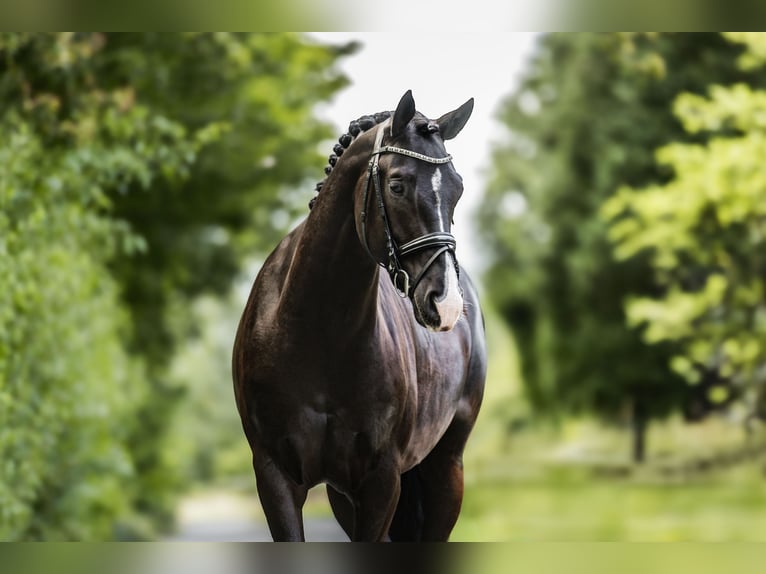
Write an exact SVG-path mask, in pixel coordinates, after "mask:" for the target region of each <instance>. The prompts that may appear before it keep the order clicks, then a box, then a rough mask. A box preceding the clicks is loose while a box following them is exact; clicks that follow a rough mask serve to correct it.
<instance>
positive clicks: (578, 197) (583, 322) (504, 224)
mask: <svg viewBox="0 0 766 574" xmlns="http://www.w3.org/2000/svg"><path fill="white" fill-rule="evenodd" d="M741 52H742V50H741V48H739V47H737V46H735V45H732V44H731V43H729V42H726V41H725V40H723V39H722V38H721V37H720V36H719V35H716V34H678V35H671V34H656V35H625V34H577V35H573V34H554V35H548V36H545V37H544V38H542V39H541V41H540V44H539V46H538V49H537V52H536V54H535V56H534V58H533V59H532V61H531V62H530V65H529V68H528V71H527V73H526V76H525V77H524V78H523V80H522V82H521V84H520V87H519V88H518V89H517V90H516V92H515V93H514V94H512V95H511V96H510V97H509V98H508V99H507V101H506V102H505V104H504V105H503V107H502V109H501V112H500V120H501V121H502V123H503V124H504V125H505V126H506V127H507V128H508V134H507V138H506V140H505V141H504V142H502V143H500V144H497V145H496V146H495V149H494V152H493V160H492V169H491V174H490V183H489V185H488V189H487V192H486V197H485V201H484V203H483V205H482V207H481V209H480V212H479V218H480V220H481V221H482V229H483V230H484V237H485V239H486V242H487V245H488V246H489V248H490V253H491V258H492V260H491V265H490V267H489V270H488V272H487V275H486V282H487V288H488V291H489V295H490V296H491V297H492V298H493V299H494V300H495V301H496V302H497V305H498V308H499V309H500V312H501V313H502V315H503V317H504V318H505V319H506V321H507V322H508V323H509V324H510V326H511V327H512V328H513V330H514V332H515V336H516V340H517V342H518V345H519V347H520V351H521V360H522V371H523V375H524V384H525V389H526V392H527V396H528V397H529V399H530V401H531V403H532V405H533V406H534V407H535V408H536V409H537V410H538V412H541V413H549V414H552V415H554V416H557V415H560V414H563V413H566V412H575V413H577V412H591V413H595V414H596V415H597V416H599V417H600V418H602V419H603V420H606V421H612V422H615V421H623V420H630V421H631V425H632V429H633V436H634V440H633V447H632V451H633V458H634V460H636V461H640V460H642V459H643V458H644V456H645V449H646V445H645V435H646V428H647V425H648V424H649V422H650V421H651V420H652V419H656V418H661V417H664V416H666V415H668V414H670V413H671V412H673V411H674V410H677V409H679V408H682V407H683V404H684V401H685V400H686V399H687V387H686V385H685V383H684V381H683V379H682V377H680V376H679V375H678V374H677V373H676V372H674V371H673V370H672V369H670V368H669V366H668V363H669V360H670V358H671V357H673V356H674V355H675V353H676V352H677V351H676V345H675V342H674V341H663V342H662V343H660V344H657V345H651V346H650V345H647V344H646V343H645V342H644V341H643V340H642V338H641V335H640V332H639V330H637V329H635V328H631V327H629V326H627V324H626V321H625V313H624V310H623V301H624V299H625V298H626V297H628V296H631V295H636V296H640V295H649V296H652V295H656V294H658V293H660V289H661V286H660V285H659V284H658V283H657V282H656V281H655V278H654V276H653V274H652V273H651V272H650V270H651V267H650V261H649V258H648V257H647V256H641V255H639V256H636V257H633V258H630V259H616V258H615V257H614V256H613V255H612V252H611V249H610V246H609V242H608V239H607V225H606V223H605V222H604V221H603V220H602V219H601V218H600V217H599V206H600V205H601V204H602V202H603V201H604V200H605V199H607V198H608V197H610V196H611V195H613V194H614V193H615V190H616V189H617V188H618V187H619V186H621V185H630V186H643V185H648V184H650V183H652V182H665V181H667V180H668V178H669V177H670V175H671V172H670V170H668V169H667V167H664V166H662V165H658V164H657V163H656V162H655V160H654V157H653V153H652V150H654V149H655V148H656V147H658V146H659V145H662V144H664V143H666V142H669V141H675V140H691V139H694V138H695V137H697V136H695V135H690V134H686V132H684V131H683V129H682V127H681V125H680V123H679V122H678V120H677V119H676V118H675V117H674V116H673V114H672V110H671V103H672V102H673V101H674V99H675V97H676V96H677V95H678V94H679V93H681V92H690V93H701V92H703V91H704V90H705V89H706V87H707V86H708V85H709V84H710V83H711V82H714V81H722V82H730V81H751V80H752V78H753V77H754V74H753V73H751V72H745V71H742V70H740V69H739V68H737V67H736V66H735V65H734V61H735V59H736V57H737V56H738V55H739V54H740V53H741ZM697 139H699V138H697Z"/></svg>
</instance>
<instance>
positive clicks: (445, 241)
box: [360, 120, 460, 298]
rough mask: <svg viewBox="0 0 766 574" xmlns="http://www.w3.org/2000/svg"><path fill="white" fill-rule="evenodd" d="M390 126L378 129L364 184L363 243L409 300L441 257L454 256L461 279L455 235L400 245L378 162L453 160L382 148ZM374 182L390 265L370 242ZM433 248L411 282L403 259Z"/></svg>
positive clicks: (432, 235) (422, 238)
mask: <svg viewBox="0 0 766 574" xmlns="http://www.w3.org/2000/svg"><path fill="white" fill-rule="evenodd" d="M389 123H390V120H388V121H386V122H385V123H383V124H381V125H380V127H379V128H378V131H377V134H376V136H375V147H374V148H373V150H372V154H371V157H370V163H369V165H368V168H367V179H366V181H365V184H364V199H363V201H362V211H361V213H360V220H361V224H362V241H363V244H364V248H365V250H366V251H367V253H368V254H369V255H370V257H371V258H372V260H373V261H375V262H376V263H377V264H378V265H380V266H381V267H384V268H385V269H386V271H388V274H389V275H390V276H391V281H392V282H393V284H394V287H395V288H396V290H397V291H398V293H399V295H400V296H401V297H402V298H406V297H412V294H413V293H414V292H415V289H416V288H417V286H418V284H419V283H420V280H421V279H423V276H424V275H425V274H426V271H428V269H429V268H430V267H431V265H433V264H434V262H435V261H436V260H437V259H438V258H439V256H440V255H441V254H442V253H444V252H447V253H449V254H450V256H451V257H452V263H453V265H454V266H455V271H456V272H457V275H458V278H459V277H460V267H459V265H458V263H457V257H456V256H455V246H456V242H455V237H454V236H453V235H452V234H451V233H447V232H445V231H437V232H434V233H426V234H425V235H421V236H420V237H417V238H415V239H413V240H412V241H408V242H407V243H405V244H404V245H401V246H399V245H397V243H396V241H395V240H394V237H393V235H392V233H391V226H390V225H389V221H388V214H387V212H386V205H385V203H384V201H383V190H382V186H381V184H380V172H379V168H378V159H379V158H380V156H381V155H382V154H384V153H396V154H399V155H405V156H407V157H412V158H415V159H418V160H420V161H425V162H428V163H434V164H443V163H449V162H450V161H452V156H451V155H447V156H446V157H431V156H427V155H424V154H422V153H418V152H415V151H412V150H408V149H403V148H398V147H393V146H383V145H381V144H382V142H383V132H384V130H385V128H386V127H387V126H388V124H389ZM371 182H372V186H373V187H374V188H375V195H376V197H377V200H378V210H379V211H380V215H381V218H382V220H383V231H384V232H385V234H386V249H387V252H388V262H386V263H383V262H381V261H378V260H377V259H376V258H375V256H374V255H373V254H372V252H371V251H370V247H369V245H368V243H367V200H368V198H369V193H370V183H371ZM432 248H436V251H435V252H434V254H433V255H432V256H431V258H430V259H429V260H428V261H427V262H426V264H425V265H424V266H423V268H422V269H421V270H420V272H419V273H418V274H417V276H416V277H415V280H414V281H412V282H410V276H409V274H408V273H407V272H406V271H405V270H404V269H403V268H402V266H401V263H400V260H401V259H403V258H404V257H407V256H409V255H412V254H413V253H418V252H420V251H424V250H426V249H432Z"/></svg>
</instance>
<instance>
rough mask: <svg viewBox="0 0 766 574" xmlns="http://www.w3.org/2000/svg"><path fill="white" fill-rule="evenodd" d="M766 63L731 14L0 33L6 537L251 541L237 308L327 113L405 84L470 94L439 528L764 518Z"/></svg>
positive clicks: (751, 521)
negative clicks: (474, 347) (653, 20)
mask: <svg viewBox="0 0 766 574" xmlns="http://www.w3.org/2000/svg"><path fill="white" fill-rule="evenodd" d="M764 66H766V36H765V35H763V34H744V33H742V34H739V33H738V34H719V33H705V34H665V33H657V34H636V33H631V34H617V33H604V34H590V33H577V34H536V35H530V34H505V35H503V34H496V35H493V36H491V37H490V35H479V34H474V35H471V34H465V35H460V34H456V35H452V36H451V37H450V38H449V41H445V40H444V39H442V38H441V37H440V36H438V35H436V34H434V35H429V34H427V33H426V34H420V35H419V36H418V37H417V38H414V37H412V36H409V35H396V34H362V33H360V34H353V33H344V34H287V33H278V34H257V33H248V34H228V33H217V34H154V33H140V34H115V33H77V34H68V33H67V34H15V33H0V540H7V541H17V540H239V539H246V540H260V539H268V531H267V530H266V528H265V523H264V520H263V517H262V515H261V513H260V509H259V505H258V502H257V497H256V494H255V480H254V477H253V474H252V470H251V467H250V452H249V448H248V446H247V443H246V441H245V439H244V435H243V433H242V430H241V427H240V423H239V418H238V415H237V413H236V408H235V405H234V399H233V393H232V388H231V374H230V357H231V346H232V342H233V338H234V332H235V330H236V325H237V322H238V320H239V315H240V313H241V311H242V308H243V306H244V303H245V300H246V297H247V293H248V291H249V288H250V285H251V284H252V281H253V279H254V278H255V275H256V274H257V271H258V268H259V265H260V262H261V261H262V260H263V258H264V257H265V256H266V255H267V254H268V252H269V251H270V250H271V248H273V246H274V245H275V244H276V242H277V241H278V240H279V238H280V237H282V236H283V235H284V234H285V233H286V232H287V231H288V230H289V229H290V228H291V227H292V226H294V225H295V224H296V223H297V222H298V221H300V220H301V219H302V218H303V217H305V215H306V213H307V203H308V201H309V200H310V199H311V197H312V196H313V193H314V192H313V189H314V184H315V183H316V182H317V181H319V180H320V179H321V178H322V177H323V172H322V169H323V166H324V165H325V164H326V161H327V155H328V154H329V153H330V151H331V148H332V145H333V143H334V141H336V140H337V137H338V136H339V135H341V134H342V133H343V132H344V131H345V129H346V126H347V124H348V122H349V121H351V120H353V119H356V118H357V117H359V116H360V115H363V114H369V113H374V112H378V111H381V110H384V109H392V108H394V107H395V106H396V103H397V102H398V99H399V97H400V96H401V95H402V94H403V93H404V91H406V90H407V89H412V90H413V93H414V96H415V100H416V102H417V103H418V108H419V109H420V110H421V111H423V112H424V113H426V115H429V116H430V117H438V116H439V115H441V114H443V113H445V112H447V111H449V110H451V109H454V108H455V107H457V106H458V105H460V104H461V103H463V102H464V101H465V100H466V99H468V98H469V97H475V98H476V103H477V105H476V111H475V112H474V117H473V118H472V120H471V121H470V122H469V124H468V125H467V127H466V129H465V130H464V131H463V133H461V135H460V137H458V138H457V139H456V140H454V141H451V142H448V143H449V145H448V149H449V151H450V152H451V153H452V154H453V156H454V157H455V164H456V166H457V168H458V170H459V171H460V172H461V173H462V174H463V175H464V178H465V180H466V194H465V198H464V200H463V201H462V203H461V205H460V206H459V207H458V212H459V215H458V217H457V218H456V227H455V230H454V231H455V234H456V236H457V239H458V257H459V258H460V260H461V262H462V263H463V264H464V265H465V266H466V268H468V270H469V271H470V272H471V274H472V275H473V277H474V278H475V279H476V280H477V282H478V283H479V284H480V285H481V292H482V300H483V307H484V313H485V316H486V323H487V337H488V343H489V352H490V367H489V374H488V380H487V390H486V395H485V402H484V405H483V408H482V412H481V415H480V417H479V422H478V423H477V426H476V428H475V431H474V434H473V435H472V438H471V440H470V441H469V444H468V447H467V450H466V454H465V469H466V492H465V500H464V505H463V512H462V514H461V517H460V520H459V521H458V524H457V526H456V528H455V530H454V532H453V537H452V539H453V540H463V541H485V540H487V541H527V540H539V541H601V540H618V541H676V540H691V541H766V506H765V505H766V490H765V489H764V481H766V436H765V434H764V430H763V429H762V422H763V421H764V420H766V393H765V391H764V384H765V381H766V291H765V289H766V250H765V249H764V247H766V246H765V245H764V243H765V242H766V170H764V168H763V165H764V158H766V74H764ZM305 513H306V515H307V517H308V526H307V534H308V537H309V539H314V540H323V539H336V538H339V537H340V532H339V530H338V529H337V527H336V526H335V525H334V521H333V520H332V518H331V517H330V511H329V506H328V505H327V502H326V500H325V498H324V493H323V489H321V488H318V489H315V490H314V491H312V493H311V495H310V498H309V501H308V503H307V506H306V508H305Z"/></svg>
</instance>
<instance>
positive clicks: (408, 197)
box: [355, 91, 473, 331]
mask: <svg viewBox="0 0 766 574" xmlns="http://www.w3.org/2000/svg"><path fill="white" fill-rule="evenodd" d="M472 110H473V99H470V100H468V101H467V102H466V103H465V104H463V105H462V106H460V107H459V108H457V109H456V110H454V111H452V112H449V113H447V114H444V115H443V116H441V117H440V118H439V119H437V120H430V119H428V118H427V117H425V116H424V115H423V114H421V113H419V112H416V110H415V102H414V100H413V98H412V93H411V92H410V91H407V93H405V94H404V96H403V97H402V98H401V100H400V101H399V105H398V106H397V108H396V111H395V112H393V114H391V115H390V117H389V118H388V119H387V120H385V121H383V122H381V123H380V124H378V125H377V126H376V127H375V129H374V130H370V132H372V133H371V134H370V135H369V136H368V137H370V138H373V137H374V138H375V139H374V144H373V150H372V153H371V154H370V159H369V164H368V169H367V170H366V172H365V173H364V175H363V176H362V177H361V178H360V180H359V181H358V183H357V188H356V193H355V218H356V228H357V233H358V235H359V239H360V241H361V242H362V244H363V245H364V246H365V248H366V250H367V252H368V254H369V255H370V256H371V257H372V258H373V259H374V260H375V261H376V262H377V263H379V264H380V265H381V266H383V267H384V268H386V270H387V271H388V273H389V275H390V277H391V280H392V281H393V283H394V286H395V287H396V289H397V290H398V291H399V293H400V295H401V296H402V297H409V298H410V300H411V301H412V303H413V309H414V313H415V319H416V320H417V321H418V323H420V324H421V325H422V326H424V327H427V328H429V329H431V330H434V331H449V330H451V329H452V328H453V327H454V326H455V324H456V323H457V321H458V319H459V318H460V316H461V315H462V313H463V294H462V291H461V288H460V285H459V273H460V270H459V266H458V263H457V258H456V256H455V238H454V237H453V235H452V233H451V226H452V217H453V213H454V210H455V206H456V204H457V202H458V200H459V199H460V196H461V195H462V193H463V182H462V178H461V177H460V175H459V174H458V172H457V171H456V170H455V167H454V166H453V165H452V161H451V159H452V158H451V157H450V156H449V154H448V153H447V151H446V149H445V147H444V141H445V140H448V139H451V138H453V137H455V136H456V135H457V134H458V133H459V132H460V130H462V129H463V126H464V125H465V123H466V122H467V121H468V118H469V117H470V115H471V112H472Z"/></svg>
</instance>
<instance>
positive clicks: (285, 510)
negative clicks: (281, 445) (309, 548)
mask: <svg viewBox="0 0 766 574" xmlns="http://www.w3.org/2000/svg"><path fill="white" fill-rule="evenodd" d="M253 467H254V469H255V480H256V485H257V487H258V497H259V498H260V500H261V506H262V507H263V512H264V514H265V515H266V522H267V523H268V525H269V530H270V531H271V537H272V538H273V539H274V541H275V542H289V541H303V540H305V536H304V532H303V504H304V503H305V502H306V495H307V494H308V489H307V488H306V487H305V486H303V485H299V484H296V483H295V482H294V481H293V480H291V479H290V478H289V477H287V476H285V474H284V473H283V472H282V471H281V470H280V469H279V468H278V467H277V466H276V465H275V464H274V462H273V461H272V460H271V459H270V458H267V457H257V456H255V457H254V458H253Z"/></svg>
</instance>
